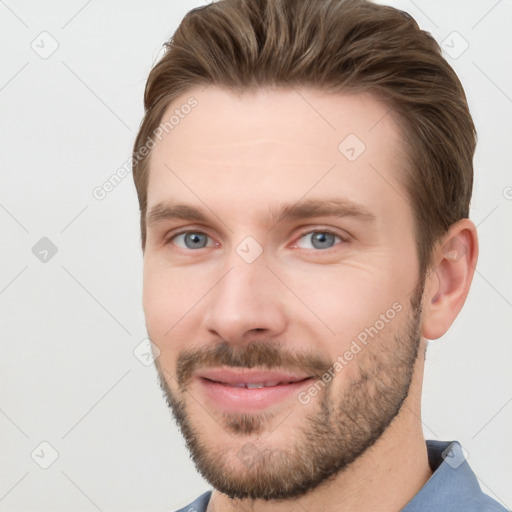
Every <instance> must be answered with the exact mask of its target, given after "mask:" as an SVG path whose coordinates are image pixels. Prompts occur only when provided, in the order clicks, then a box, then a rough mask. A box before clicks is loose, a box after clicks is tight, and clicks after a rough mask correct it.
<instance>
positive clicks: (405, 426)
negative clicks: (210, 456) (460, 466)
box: [207, 350, 432, 512]
mask: <svg viewBox="0 0 512 512" xmlns="http://www.w3.org/2000/svg"><path fill="white" fill-rule="evenodd" d="M420 352H422V351H421V350H420ZM422 355H423V353H421V354H420V355H419V357H418V359H417V361H416V366H415V369H414V377H413V382H412V384H411V388H410V391H409V395H408V397H407V399H406V400H405V402H404V404H403V406H402V409H401V411H400V413H399V414H398V416H397V417H396V418H395V419H394V420H393V421H392V423H391V425H390V426H389V427H388V428H387V430H386V431H385V432H384V433H383V435H382V436H381V437H380V438H379V440H378V441H377V442H376V443H375V444H374V445H373V446H372V447H370V448H369V449H368V450H367V451H366V452H365V453H364V454H363V455H361V456H360V457H359V458H358V459H357V460H355V461H354V462H353V463H352V464H350V465H349V466H347V468H346V469H345V470H344V471H342V472H340V473H339V474H338V475H337V476H336V477H335V478H333V479H332V480H330V481H329V482H327V483H324V484H323V485H321V486H319V487H317V488H316V489H313V490H311V491H310V492H308V493H307V494H305V495H303V496H300V497H299V498H296V499H290V500H283V501H264V500H243V501H241V500H232V499H230V498H229V497H228V496H226V495H224V494H222V493H220V492H219V491H217V490H214V491H213V493H212V497H211V499H210V503H209V505H208V509H207V512H221V511H222V512H231V511H233V512H234V511H240V510H243V511H251V512H304V510H322V511H325V512H334V511H343V512H356V511H358V512H361V511H370V510H379V511H382V512H387V511H390V512H391V511H396V510H401V509H402V508H403V507H404V506H405V505H406V504H407V503H408V502H409V501H410V500H411V499H412V498H413V497H414V496H415V495H416V494H417V493H418V492H419V490H420V489H421V488H422V487H423V486H424V485H425V483H426V482H427V480H428V479H429V478H430V477H431V476H432V471H431V469H430V466H429V464H428V455H427V447H426V443H425V439H424V437H423V431H422V427H421V405H420V404H421V385H422V379H423V364H424V359H423V357H422Z"/></svg>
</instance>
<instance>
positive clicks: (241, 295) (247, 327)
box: [204, 241, 286, 342]
mask: <svg viewBox="0 0 512 512" xmlns="http://www.w3.org/2000/svg"><path fill="white" fill-rule="evenodd" d="M250 244H251V241H248V242H247V245H245V244H244V243H242V244H240V245H239V246H238V247H237V248H236V249H234V250H233V251H232V252H231V254H230V255H229V257H228V258H226V269H225V272H224V276H223V277H222V278H221V279H220V281H219V282H217V284H216V285H215V286H214V288H213V289H212V290H211V293H210V294H209V295H210V296H209V300H208V301H207V304H206V308H207V310H206V312H205V317H204V319H205V324H206V327H207V329H208V330H210V331H215V332H216V333H217V334H218V335H219V336H221V337H222V339H224V340H226V341H231V342H236V341H237V340H241V339H242V338H243V337H244V335H245V333H246V332H248V331H251V330H255V329H258V330H264V331H266V332H267V335H269V336H270V335H276V334H278V333H280V332H282V331H283V330H284V329H285V328H286V318H285V314H284V309H283V307H282V303H281V300H280V297H279V296H278V295H277V294H276V290H275V283H273V279H272V278H273V275H272V273H271V272H270V271H269V270H268V268H267V267H266V258H265V256H264V255H263V254H262V253H260V254H259V255H257V256H256V257H254V255H255V253H254V249H255V247H251V245H250ZM248 255H250V256H251V257H248ZM253 258H254V259H253Z"/></svg>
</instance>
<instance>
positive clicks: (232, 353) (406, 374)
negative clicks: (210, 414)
mask: <svg viewBox="0 0 512 512" xmlns="http://www.w3.org/2000/svg"><path fill="white" fill-rule="evenodd" d="M422 294H423V282H422V283H419V284H418V287H417V288H416V290H415V292H413V298H412V299H411V311H410V313H409V314H408V318H407V321H406V323H405V327H403V328H402V329H400V330H398V331H397V332H395V333H394V334H392V335H391V336H387V337H385V336H384V334H385V333H384V332H381V333H379V335H378V336H377V337H376V339H373V340H371V341H370V342H369V343H368V346H365V347H364V348H363V349H362V350H361V353H360V354H357V355H356V356H355V357H354V361H352V362H350V363H349V364H350V365H355V364H358V363H359V364H358V366H357V368H355V366H354V367H353V368H355V371H354V372H353V375H355V377H354V378H353V379H352V380H351V381H349V382H347V383H346V384H345V385H344V386H343V388H342V389H341V390H340V391H337V394H336V395H335V394H334V393H333V386H332V384H333V382H336V380H337V379H332V380H331V381H330V382H329V383H328V384H327V385H326V386H325V387H324V389H323V390H322V391H321V392H320V393H319V394H318V395H317V397H316V398H317V403H316V404H312V406H311V405H310V406H309V407H310V410H309V411H308V412H307V413H306V414H305V415H304V416H303V417H302V418H301V420H300V423H298V426H295V427H294V428H293V430H291V431H290V433H289V436H288V437H287V439H289V440H290V441H289V442H284V443H283V442H281V443H279V446H275V443H274V444H272V443H270V442H269V443H265V437H262V436H261V434H265V433H267V437H268V436H270V435H271V433H272V432H274V431H275V430H276V429H283V428H287V427H286V422H285V420H286V419H287V418H288V416H290V415H292V414H293V412H296V411H292V412H291V413H289V414H288V416H286V417H285V419H284V420H281V422H280V423H278V425H277V426H275V427H274V428H273V429H272V430H271V429H270V428H269V425H270V420H272V418H273V417H274V415H273V414H272V413H270V412H266V411H263V412H262V411H258V412H257V413H233V412H231V413H227V412H224V413H222V414H221V415H220V419H219V420H217V419H216V421H217V423H218V424H219V425H220V426H221V427H223V428H224V429H225V430H226V431H227V433H228V434H229V435H230V436H231V438H230V439H228V440H227V441H226V443H225V444H224V445H222V446H221V447H217V448H216V447H214V446H212V445H211V444H209V443H208V442H206V440H205V436H204V435H202V434H201V428H202V425H201V420H200V418H196V417H194V416H192V415H191V414H190V411H189V401H194V398H193V397H192V396H191V395H190V394H189V393H188V390H187V384H188V383H190V381H191V379H192V376H193V374H194V372H195V371H196V370H197V369H199V368H207V367H218V366H226V367H237V368H240V367H243V368H254V367H258V368H264V369H300V370H304V371H306V372H308V374H309V375H312V374H314V375H317V376H318V377H319V378H321V376H322V375H324V374H325V373H327V372H328V370H329V368H332V364H333V363H332V361H328V360H326V359H324V358H322V357H319V356H318V355H316V354H312V353H306V354H294V353H289V352H284V351H283V345H280V344H276V343H272V342H264V341H256V342H252V343H247V344H244V345H241V344H240V345H237V346H234V345H233V344H228V343H226V342H224V341H223V342H221V343H219V344H217V345H215V346H212V347H209V348H206V349H205V348H202V349H198V350H187V351H183V352H182V353H180V355H179V356H178V360H177V366H176V381H177V384H178V390H177V391H173V390H171V388H170V386H169V384H168V382H167V380H166V378H165V375H164V371H163V370H162V368H161V367H160V365H159V363H158V360H156V367H157V370H158V375H159V380H160V386H161V388H162V390H163V392H164V396H165V398H166V400H167V403H168V405H169V407H170V409H171V411H172V413H173V416H174V418H175V420H176V423H177V424H178V426H179V428H180V430H181V432H182V434H183V437H184V438H185V441H186V444H187V448H188V450H189V452H190V454H191V458H192V460H193V462H194V464H195V466H196V468H197V470H198V472H199V473H200V474H201V475H202V476H203V477H204V478H205V479H206V480H207V481H208V482H209V483H210V484H211V485H212V486H213V487H214V488H215V489H217V490H218V491H220V492H222V493H224V494H226V495H227V496H229V497H230V498H232V499H262V500H285V499H291V498H298V497H300V496H303V495H304V494H306V493H307V492H309V491H311V490H313V489H315V488H317V487H318V486H320V485H322V484H325V483H327V482H329V481H330V480H332V479H333V478H334V477H336V476H337V475H338V474H339V473H340V472H342V471H344V470H345V469H346V468H347V467H348V466H349V465H350V464H351V463H352V462H353V461H354V460H356V459H357V458H358V457H360V456H361V455H362V454H363V453H365V452H366V450H368V449H369V448H370V447H371V446H372V445H373V444H374V443H375V442H376V441H377V440H378V439H379V438H380V437H381V436H382V434H383V433H384V432H385V431H386V429H387V428H388V426H389V425H390V424H391V422H392V421H393V419H394V418H395V417H396V416H397V415H398V414H399V412H400V410H401V408H402V405H403V403H404V401H405V399H406V398H407V396H408V394H409V389H410V386H411V382H412V378H413V373H414V366H415V362H416V360H417V357H418V353H419V347H420V345H421V297H422ZM356 361H357V362H356ZM343 371H345V369H342V370H341V372H343ZM167 373H168V372H167ZM169 376H171V375H170V374H169ZM187 397H188V398H189V399H188V400H187ZM297 407H299V406H297ZM201 414H203V415H204V414H207V411H202V412H201ZM214 419H215V418H214ZM250 435H252V436H253V437H251V438H250V439H251V441H249V440H247V442H246V443H245V444H243V445H242V446H241V447H240V442H239V440H240V439H242V440H243V439H244V438H245V439H247V437H248V436H250ZM233 438H234V439H233ZM232 441H234V442H232Z"/></svg>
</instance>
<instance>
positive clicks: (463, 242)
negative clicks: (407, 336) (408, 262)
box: [422, 219, 478, 340]
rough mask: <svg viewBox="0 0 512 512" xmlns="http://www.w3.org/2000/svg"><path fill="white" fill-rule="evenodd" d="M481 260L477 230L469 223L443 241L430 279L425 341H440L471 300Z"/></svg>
mask: <svg viewBox="0 0 512 512" xmlns="http://www.w3.org/2000/svg"><path fill="white" fill-rule="evenodd" d="M477 259H478V238H477V233H476V227H475V225H474V224H473V222H471V221H470V220H469V219H462V220H460V221H458V222H457V223H455V224H454V225H453V226H452V227H451V228H450V230H449V231H448V233H447V234H446V235H445V236H444V237H443V239H442V240H441V242H440V244H439V246H438V249H437V250H436V254H435V256H434V264H433V269H432V270H431V271H430V272H429V274H428V276H427V278H426V282H425V292H424V295H423V324H422V335H423V337H425V338H427V339H430V340H435V339H437V338H440V337H441V336H442V335H443V334H445V333H446V331H447V330H448V329H449V327H450V326H451V325H452V323H453V321H454V320H455V318H456V317H457V315H458V314H459V312H460V310H461V309H462V306H463V305H464V302H465V300H466V297H467V296H468V293H469V288H470V286H471V281H472V279H473V274H474V271H475V266H476V262H477Z"/></svg>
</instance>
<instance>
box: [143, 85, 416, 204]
mask: <svg viewBox="0 0 512 512" xmlns="http://www.w3.org/2000/svg"><path fill="white" fill-rule="evenodd" d="M191 98H193V100H191ZM188 104H194V105H195V106H194V107H193V108H188V107H187V108H184V105H188ZM172 116H174V118H173V119H172V121H173V122H172V129H169V130H168V132H167V133H164V135H163V137H162V140H161V141H159V142H158V143H157V145H156V147H155V148H154V149H153V150H152V155H151V159H150V166H149V167H150V176H149V185H148V209H149V208H151V206H154V205H156V204H158V203H159V202H162V201H167V200H169V199H170V198H174V197H176V199H178V198H179V199H180V201H182V200H188V201H189V202H193V203H195V204H198V199H199V198H201V197H208V198H210V200H211V201H217V200H218V201H225V200H226V198H230V201H231V202H232V203H233V205H235V204H236V205H239V206H243V204H244V203H245V204H246V205H247V206H249V205H251V204H252V205H254V203H253V202H257V203H258V204H262V203H265V202H266V201H270V200H272V203H275V202H276V201H275V200H276V199H278V200H279V199H282V200H283V201H288V202H290V201H297V200H299V199H300V198H301V197H305V196H308V197H311V196H314V195H315V194H316V195H318V196H319V197H320V196H322V195H324V196H325V195H326V194H327V195H329V196H330V197H332V196H333V194H334V195H337V194H339V195H341V196H343V197H345V198H347V199H349V200H354V199H357V200H359V201H363V202H366V203H367V204H371V203H378V202H381V203H389V202H390V201H391V202H393V201H394V202H396V201H397V199H401V200H402V201H403V200H404V199H406V192H405V189H404V187H403V186H402V184H401V179H400V177H401V175H402V174H401V173H403V167H404V161H405V159H404V157H403V151H402V147H401V137H400V132H399V129H398V127H397V125H396V123H395V121H394V119H393V117H392V115H391V112H390V109H389V107H388V106H387V105H386V104H384V103H382V102H380V101H378V100H377V99H375V98H374V97H373V96H371V95H369V94H359V95H355V94H341V93H330V94H327V93H324V92H321V91H318V90H314V89H306V88H301V89H292V88H280V89H270V88H264V89H258V90H255V91H247V92H244V93H241V94H235V93H234V92H231V91H228V90H226V89H223V88H219V87H216V86H209V87H207V88H206V89H199V88H196V89H192V90H190V91H189V92H188V93H186V94H184V95H182V96H180V97H179V98H177V99H175V100H174V101H173V102H172V104H171V105H170V106H169V107H168V109H167V111H166V112H165V113H164V115H163V117H162V123H165V122H166V121H168V120H170V119H171V117H172ZM163 126H165V125H163ZM397 196H398V197H397ZM405 202H406V203H407V201H405ZM402 206H403V207H405V208H407V207H408V205H407V204H404V205H402ZM376 207H377V208H378V204H376Z"/></svg>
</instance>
